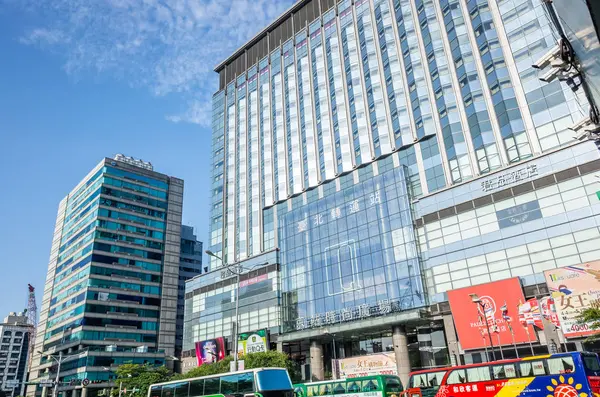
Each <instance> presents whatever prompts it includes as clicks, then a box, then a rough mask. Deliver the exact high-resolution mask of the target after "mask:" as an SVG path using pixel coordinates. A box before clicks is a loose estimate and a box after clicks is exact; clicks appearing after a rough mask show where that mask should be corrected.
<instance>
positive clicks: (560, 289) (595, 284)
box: [544, 261, 600, 338]
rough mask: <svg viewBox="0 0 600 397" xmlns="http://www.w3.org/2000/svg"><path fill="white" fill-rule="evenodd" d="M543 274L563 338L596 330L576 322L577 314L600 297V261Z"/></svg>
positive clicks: (588, 333)
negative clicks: (552, 299)
mask: <svg viewBox="0 0 600 397" xmlns="http://www.w3.org/2000/svg"><path fill="white" fill-rule="evenodd" d="M544 275H545V276H546V284H548V288H549V289H550V292H551V294H552V297H553V298H554V304H555V306H556V311H557V314H558V319H559V321H560V327H561V329H562V332H563V334H564V335H565V337H567V338H575V337H581V336H587V335H591V334H594V333H596V332H598V331H596V330H592V328H591V324H590V323H581V322H579V321H577V317H578V316H579V315H580V314H581V312H582V311H583V310H585V309H587V308H588V307H590V306H591V305H592V304H593V303H594V302H596V301H598V299H600V261H595V262H588V263H584V264H581V265H576V266H566V267H562V268H559V269H553V270H547V271H546V272H544Z"/></svg>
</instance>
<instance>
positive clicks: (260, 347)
mask: <svg viewBox="0 0 600 397" xmlns="http://www.w3.org/2000/svg"><path fill="white" fill-rule="evenodd" d="M267 336H268V334H267V330H266V329H259V330H258V331H254V332H245V333H243V334H240V335H239V337H238V355H239V356H240V357H242V356H243V355H244V354H249V353H262V352H266V351H267V350H269V340H268V338H267Z"/></svg>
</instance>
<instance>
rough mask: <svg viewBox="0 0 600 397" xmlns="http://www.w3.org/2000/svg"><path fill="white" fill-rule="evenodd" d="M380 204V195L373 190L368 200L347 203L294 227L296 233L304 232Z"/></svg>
mask: <svg viewBox="0 0 600 397" xmlns="http://www.w3.org/2000/svg"><path fill="white" fill-rule="evenodd" d="M379 204H381V193H380V192H379V190H375V191H373V192H372V193H370V194H369V195H368V199H366V198H365V199H355V200H352V201H350V202H347V203H345V204H343V205H341V206H337V207H334V208H331V209H330V210H329V211H325V212H322V213H319V214H316V215H313V216H312V217H311V218H310V219H309V218H304V219H302V220H300V221H299V222H298V223H297V225H296V230H297V232H298V233H303V232H306V231H307V230H308V228H309V226H313V227H316V226H320V225H322V224H324V223H326V222H329V221H335V220H336V219H339V218H342V217H345V216H346V215H350V214H356V213H358V212H359V211H361V209H363V207H367V206H369V207H372V206H376V205H379Z"/></svg>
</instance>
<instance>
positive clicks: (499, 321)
mask: <svg viewBox="0 0 600 397" xmlns="http://www.w3.org/2000/svg"><path fill="white" fill-rule="evenodd" d="M472 294H476V295H477V296H478V297H479V300H480V302H481V304H482V305H483V308H482V307H481V306H480V304H478V303H474V302H473V299H472V297H471V295H472ZM448 300H449V302H450V310H451V311H452V316H453V317H454V324H455V325H456V331H457V333H458V338H459V340H460V344H461V346H462V348H463V349H465V350H469V349H482V348H484V347H489V337H488V326H489V332H491V333H494V332H496V333H498V336H496V335H492V338H493V342H494V345H496V344H497V341H498V338H499V340H500V344H501V345H510V344H512V343H513V342H512V336H511V332H510V327H509V325H510V322H509V321H510V320H509V319H508V315H507V313H506V312H507V310H503V308H504V307H506V308H514V309H510V310H516V308H517V306H518V304H519V303H520V302H523V301H524V300H525V299H524V297H523V290H522V288H521V283H520V282H519V279H518V278H511V279H508V280H501V281H495V282H491V283H486V284H481V285H475V286H472V287H467V288H461V289H455V290H452V291H448ZM503 311H504V313H503ZM486 323H487V324H486ZM512 328H513V332H514V337H515V343H526V342H527V341H528V340H529V339H528V337H527V332H526V331H525V328H523V327H519V326H517V327H514V326H513V327H512ZM531 334H532V335H535V333H534V332H531Z"/></svg>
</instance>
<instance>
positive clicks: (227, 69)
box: [214, 0, 336, 89]
mask: <svg viewBox="0 0 600 397" xmlns="http://www.w3.org/2000/svg"><path fill="white" fill-rule="evenodd" d="M335 3H336V0H298V1H296V2H295V3H294V4H293V5H292V6H291V7H290V8H288V9H287V10H286V11H285V12H283V13H282V14H281V15H280V16H279V17H278V18H276V19H275V20H274V21H273V22H272V23H271V24H269V25H268V26H267V27H265V28H264V29H262V30H261V31H260V32H258V33H257V34H256V35H255V36H254V37H252V38H251V39H250V40H248V41H247V42H246V43H245V44H244V45H242V46H241V47H240V48H238V49H237V50H236V51H234V52H233V54H231V55H230V56H229V57H228V58H227V59H225V60H224V61H222V62H221V63H219V64H218V65H217V66H216V67H215V69H214V70H215V72H217V73H219V74H220V78H219V80H220V83H219V88H220V89H222V88H224V87H225V85H226V84H227V83H229V82H230V81H232V80H233V79H234V78H235V76H238V75H240V74H241V73H242V72H243V71H245V70H246V69H247V67H248V66H251V65H254V64H255V63H256V62H257V61H258V60H260V59H262V58H264V57H265V56H267V55H269V53H270V52H271V51H273V50H274V49H275V48H277V47H279V46H280V45H281V44H282V43H283V42H285V41H287V40H288V39H290V38H292V37H294V35H295V34H296V33H298V32H300V31H301V30H302V29H304V28H306V27H307V25H308V24H309V23H311V22H312V21H314V20H315V19H317V18H318V17H319V15H322V14H324V13H325V12H326V11H328V10H329V9H331V8H332V7H334V6H335ZM246 53H247V57H246V56H245V54H246Z"/></svg>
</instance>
